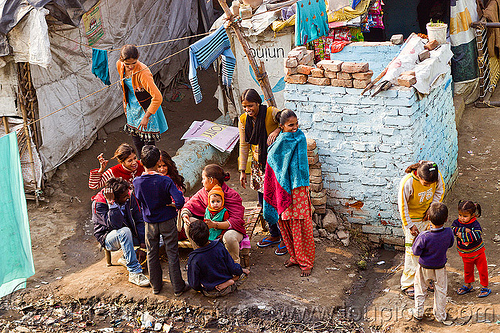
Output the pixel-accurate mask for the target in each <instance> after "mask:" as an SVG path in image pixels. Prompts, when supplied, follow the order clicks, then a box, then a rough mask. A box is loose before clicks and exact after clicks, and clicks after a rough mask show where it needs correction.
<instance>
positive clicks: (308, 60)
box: [299, 50, 314, 66]
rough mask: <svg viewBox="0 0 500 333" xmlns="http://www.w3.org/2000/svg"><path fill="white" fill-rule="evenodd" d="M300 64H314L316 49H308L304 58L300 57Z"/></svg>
mask: <svg viewBox="0 0 500 333" xmlns="http://www.w3.org/2000/svg"><path fill="white" fill-rule="evenodd" d="M299 65H308V66H313V65H314V51H313V50H307V51H306V54H305V55H304V57H303V58H302V59H299Z"/></svg>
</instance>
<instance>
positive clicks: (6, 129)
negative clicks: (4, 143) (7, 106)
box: [2, 116, 10, 134]
mask: <svg viewBox="0 0 500 333" xmlns="http://www.w3.org/2000/svg"><path fill="white" fill-rule="evenodd" d="M2 120H3V127H4V128H5V134H9V133H10V129H9V122H8V120H7V117H5V116H4V117H2Z"/></svg>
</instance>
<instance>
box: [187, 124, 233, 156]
mask: <svg viewBox="0 0 500 333" xmlns="http://www.w3.org/2000/svg"><path fill="white" fill-rule="evenodd" d="M181 139H182V140H186V141H192V140H194V141H204V142H207V143H209V144H211V145H212V146H214V147H215V148H217V149H218V150H220V151H222V152H224V151H232V150H233V148H234V146H236V143H237V142H238V139H239V132H238V128H236V127H232V126H226V125H221V124H217V123H213V122H211V121H208V120H203V121H193V123H192V124H191V126H189V128H188V130H187V131H186V133H184V135H183V136H182V138H181Z"/></svg>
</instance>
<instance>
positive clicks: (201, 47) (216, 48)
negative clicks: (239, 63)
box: [189, 26, 236, 104]
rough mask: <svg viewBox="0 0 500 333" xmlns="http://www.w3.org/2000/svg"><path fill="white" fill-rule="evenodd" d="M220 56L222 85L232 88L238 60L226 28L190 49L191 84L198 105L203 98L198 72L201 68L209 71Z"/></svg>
mask: <svg viewBox="0 0 500 333" xmlns="http://www.w3.org/2000/svg"><path fill="white" fill-rule="evenodd" d="M219 56H222V83H223V84H224V85H226V86H230V85H231V80H232V78H233V72H234V67H235V65H236V58H235V57H234V54H233V52H232V51H231V43H230V42H229V38H228V37H227V34H226V29H224V26H221V27H220V28H219V29H217V30H216V31H215V32H214V33H213V34H211V35H209V36H207V37H205V38H203V39H200V40H199V41H197V42H196V43H194V44H193V45H191V46H190V47H189V60H190V63H189V82H191V88H192V89H193V95H194V101H195V103H196V104H198V103H200V102H201V100H202V98H203V97H202V95H201V89H200V85H199V84H198V77H197V76H196V70H197V69H198V68H200V67H201V68H203V69H207V68H208V66H210V65H211V64H212V63H213V62H214V61H215V60H216V59H217V58H218V57H219Z"/></svg>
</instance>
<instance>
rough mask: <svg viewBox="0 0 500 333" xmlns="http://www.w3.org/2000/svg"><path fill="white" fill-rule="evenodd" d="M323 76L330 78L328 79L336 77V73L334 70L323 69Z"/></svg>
mask: <svg viewBox="0 0 500 333" xmlns="http://www.w3.org/2000/svg"><path fill="white" fill-rule="evenodd" d="M325 77H327V78H330V79H336V78H337V73H336V72H330V71H325Z"/></svg>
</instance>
